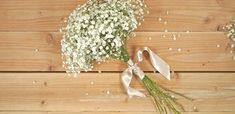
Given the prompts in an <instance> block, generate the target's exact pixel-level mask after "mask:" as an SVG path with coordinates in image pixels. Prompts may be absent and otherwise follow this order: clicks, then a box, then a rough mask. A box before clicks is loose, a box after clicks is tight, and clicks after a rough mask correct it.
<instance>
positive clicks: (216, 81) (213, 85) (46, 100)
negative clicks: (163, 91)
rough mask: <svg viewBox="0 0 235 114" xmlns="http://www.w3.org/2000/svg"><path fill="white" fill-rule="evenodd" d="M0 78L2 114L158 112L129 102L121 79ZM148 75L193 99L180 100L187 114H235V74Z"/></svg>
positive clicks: (147, 101) (141, 101)
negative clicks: (191, 100)
mask: <svg viewBox="0 0 235 114" xmlns="http://www.w3.org/2000/svg"><path fill="white" fill-rule="evenodd" d="M0 75H1V76H0V80H1V82H0V89H1V91H0V112H1V113H4V112H7V114H8V113H9V114H11V113H14V112H18V113H19V114H21V113H22V111H24V112H25V113H27V112H28V113H29V112H33V113H36V114H37V113H39V114H43V112H44V113H46V112H49V113H51V114H57V113H58V114H64V113H66V114H70V113H71V114H73V112H84V114H90V113H91V114H93V113H95V112H97V111H98V112H100V113H110V114H119V113H121V112H123V113H124V114H132V113H137V114H138V113H144V114H145V113H146V114H147V113H150V114H152V113H154V111H155V108H154V106H153V104H152V100H151V98H150V97H146V98H135V97H134V98H128V97H127V95H126V93H125V92H124V90H123V88H122V85H121V82H120V74H119V73H102V74H97V73H83V74H81V75H80V76H79V78H72V77H67V76H66V74H64V73H1V74H0ZM148 75H150V76H151V78H152V79H155V80H156V81H158V82H159V83H160V84H161V85H163V86H165V87H167V88H170V89H172V90H174V91H177V92H180V93H183V94H185V95H186V96H188V97H191V98H193V99H194V101H193V102H190V101H187V100H185V99H182V98H179V97H178V98H179V102H180V103H182V104H183V105H184V107H185V110H186V111H187V113H186V114H197V113H198V114H212V113H218V114H220V113H221V114H231V113H234V112H235V110H234V106H235V104H234V102H235V99H234V98H235V91H234V89H235V86H234V82H235V78H234V75H235V74H234V73H177V76H176V77H175V78H173V79H172V81H167V80H165V79H163V78H162V77H161V76H160V75H159V74H148ZM91 82H93V83H94V84H93V85H92V84H91ZM132 87H135V88H138V89H139V90H141V91H143V92H145V93H146V90H145V89H144V88H143V87H142V85H141V84H140V83H139V82H138V81H137V80H136V79H134V80H133V83H132ZM106 91H110V94H106ZM87 93H88V95H86V94H87ZM194 107H197V110H194ZM195 111H196V112H195ZM98 112H97V113H98ZM1 113H0V114H1ZM4 114H5V113H4ZM82 114H83V113H82Z"/></svg>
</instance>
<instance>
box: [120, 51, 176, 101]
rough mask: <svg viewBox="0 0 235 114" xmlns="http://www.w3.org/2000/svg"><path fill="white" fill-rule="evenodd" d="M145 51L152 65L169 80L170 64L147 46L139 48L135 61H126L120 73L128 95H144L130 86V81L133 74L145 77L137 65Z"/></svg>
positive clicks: (140, 77)
mask: <svg viewBox="0 0 235 114" xmlns="http://www.w3.org/2000/svg"><path fill="white" fill-rule="evenodd" d="M144 51H147V52H148V54H149V57H150V61H151V64H152V65H153V67H154V69H155V70H157V71H159V72H160V73H161V74H162V75H163V76H164V77H165V78H167V79H168V80H170V75H171V74H170V66H169V65H168V64H167V63H166V62H165V61H164V60H162V59H161V58H160V57H159V56H158V55H156V54H155V53H154V52H152V50H150V49H149V48H148V47H144V48H141V49H139V50H138V51H137V54H136V59H137V62H136V63H134V62H133V60H131V59H130V60H129V61H128V62H127V65H128V68H127V69H125V70H124V71H123V73H122V84H123V86H124V88H125V89H126V91H127V94H128V95H129V96H138V97H145V95H144V94H143V93H142V92H140V91H138V90H136V89H134V88H131V87H130V83H131V80H132V77H133V74H135V75H136V76H138V77H139V79H141V80H143V79H144V77H145V74H144V72H143V71H142V70H141V69H140V67H139V66H138V63H139V62H141V61H143V52H144Z"/></svg>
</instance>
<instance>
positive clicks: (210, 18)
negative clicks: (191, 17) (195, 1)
mask: <svg viewBox="0 0 235 114" xmlns="http://www.w3.org/2000/svg"><path fill="white" fill-rule="evenodd" d="M213 19H214V16H208V17H206V18H205V20H204V22H205V24H209V23H211V21H212V20H213Z"/></svg>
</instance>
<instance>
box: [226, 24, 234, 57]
mask: <svg viewBox="0 0 235 114" xmlns="http://www.w3.org/2000/svg"><path fill="white" fill-rule="evenodd" d="M223 29H224V30H226V31H227V36H228V37H229V38H230V39H231V41H232V45H231V48H232V51H231V52H232V53H233V54H234V55H233V59H234V60H235V20H233V21H232V22H231V23H230V24H228V25H226V26H225V27H223Z"/></svg>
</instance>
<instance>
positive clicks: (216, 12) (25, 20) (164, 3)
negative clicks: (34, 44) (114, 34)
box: [0, 0, 235, 32]
mask: <svg viewBox="0 0 235 114" xmlns="http://www.w3.org/2000/svg"><path fill="white" fill-rule="evenodd" d="M84 2H85V0H53V1H48V0H36V1H35V0H21V1H18V0H1V1H0V25H1V26H0V31H18V32H19V31H36V32H38V31H46V32H49V31H50V32H56V31H58V30H59V29H60V28H61V27H62V26H64V24H63V23H62V22H63V20H64V19H65V18H66V17H67V16H68V15H69V14H70V12H71V11H72V10H73V9H74V8H75V7H76V6H77V5H81V4H83V3H84ZM146 4H147V5H148V10H149V11H150V14H149V15H146V19H145V22H143V23H142V26H140V27H139V29H138V31H149V32H150V31H151V32H153V31H158V32H162V31H164V30H165V29H168V30H169V31H188V30H190V31H195V32H209V31H217V30H218V28H220V27H221V26H223V25H224V24H225V23H228V22H229V21H230V20H231V19H232V18H233V16H234V15H235V10H234V9H235V3H234V2H231V0H196V1H193V0H187V1H186V0H184V1H178V0H148V1H146ZM166 12H169V14H167V13H166ZM159 17H160V18H162V21H161V22H159V21H158V18H159ZM165 21H167V22H168V24H166V25H165V24H164V22H165Z"/></svg>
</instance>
